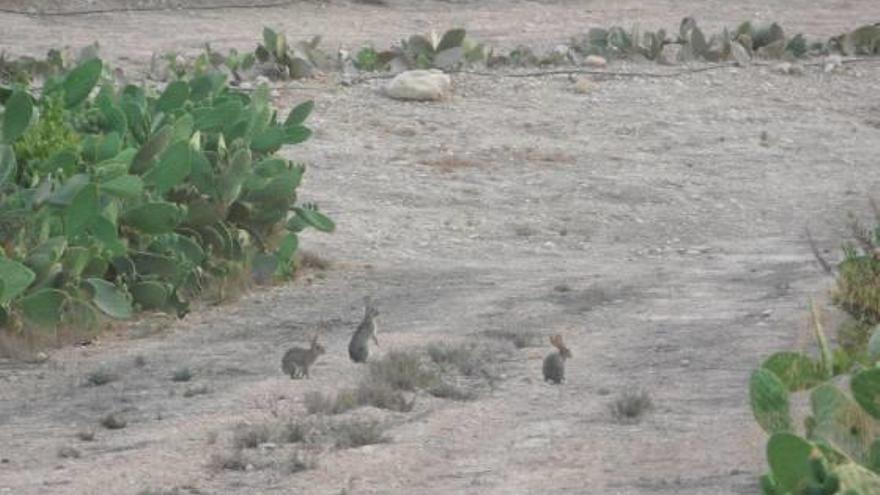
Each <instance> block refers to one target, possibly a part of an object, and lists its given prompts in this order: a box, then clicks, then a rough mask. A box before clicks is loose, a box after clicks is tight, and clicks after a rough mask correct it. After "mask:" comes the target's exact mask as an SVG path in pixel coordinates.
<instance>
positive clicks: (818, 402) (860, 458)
mask: <svg viewBox="0 0 880 495" xmlns="http://www.w3.org/2000/svg"><path fill="white" fill-rule="evenodd" d="M810 405H811V407H812V410H813V417H812V422H811V423H812V427H811V429H810V431H809V432H808V437H809V438H810V440H813V441H817V442H818V441H822V442H824V443H827V444H829V445H831V446H833V447H834V448H835V449H836V450H838V451H840V452H842V453H843V454H845V455H846V456H848V457H850V458H851V459H853V460H855V461H857V462H859V463H867V462H868V460H869V459H870V453H871V444H872V443H873V442H874V440H875V439H876V438H878V436H880V424H878V423H877V421H876V420H874V419H873V418H871V417H870V416H869V415H868V414H866V413H865V411H864V410H862V409H861V408H860V407H859V406H858V405H857V404H856V403H855V402H853V400H852V399H850V398H849V397H848V396H847V395H846V394H844V393H843V392H842V391H841V390H840V389H838V388H837V387H835V386H834V385H832V384H830V383H826V384H823V385H820V386H819V387H816V389H814V390H813V392H812V393H811V394H810Z"/></svg>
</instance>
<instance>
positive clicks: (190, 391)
mask: <svg viewBox="0 0 880 495" xmlns="http://www.w3.org/2000/svg"><path fill="white" fill-rule="evenodd" d="M210 393H211V389H210V388H208V386H207V385H199V386H197V387H188V388H187V389H186V390H184V391H183V396H184V397H186V398H190V397H195V396H197V395H205V394H210Z"/></svg>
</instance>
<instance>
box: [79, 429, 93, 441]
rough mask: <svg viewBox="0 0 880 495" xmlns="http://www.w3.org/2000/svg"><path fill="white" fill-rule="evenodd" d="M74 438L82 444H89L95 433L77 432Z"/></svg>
mask: <svg viewBox="0 0 880 495" xmlns="http://www.w3.org/2000/svg"><path fill="white" fill-rule="evenodd" d="M76 438H78V439H80V440H82V441H83V442H91V441H92V440H94V439H95V432H94V431H92V430H82V431H79V432H77V434H76Z"/></svg>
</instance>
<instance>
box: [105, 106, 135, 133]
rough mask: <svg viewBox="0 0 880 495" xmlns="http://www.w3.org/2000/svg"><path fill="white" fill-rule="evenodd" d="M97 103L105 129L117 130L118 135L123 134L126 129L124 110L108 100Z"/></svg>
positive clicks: (126, 121)
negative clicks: (104, 122)
mask: <svg viewBox="0 0 880 495" xmlns="http://www.w3.org/2000/svg"><path fill="white" fill-rule="evenodd" d="M99 105H100V109H101V115H103V116H104V120H105V121H106V128H107V130H110V131H113V132H117V133H119V135H120V136H123V135H125V133H126V131H127V130H128V119H127V118H126V117H125V112H123V111H122V109H121V108H119V107H118V106H116V105H114V104H113V103H112V102H110V101H109V100H108V101H107V102H106V103H104V104H100V103H99Z"/></svg>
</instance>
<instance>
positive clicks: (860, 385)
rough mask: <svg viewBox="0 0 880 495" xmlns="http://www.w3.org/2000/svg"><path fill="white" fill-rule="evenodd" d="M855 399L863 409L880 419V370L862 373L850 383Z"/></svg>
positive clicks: (875, 369)
mask: <svg viewBox="0 0 880 495" xmlns="http://www.w3.org/2000/svg"><path fill="white" fill-rule="evenodd" d="M850 388H851V389H852V393H853V398H854V399H855V400H856V402H858V404H859V405H860V406H862V409H864V410H865V411H866V412H867V413H868V414H870V415H871V416H873V417H874V418H875V419H880V368H872V369H869V370H866V371H862V372H861V373H859V374H857V375H856V376H854V377H853V378H852V381H851V382H850Z"/></svg>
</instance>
